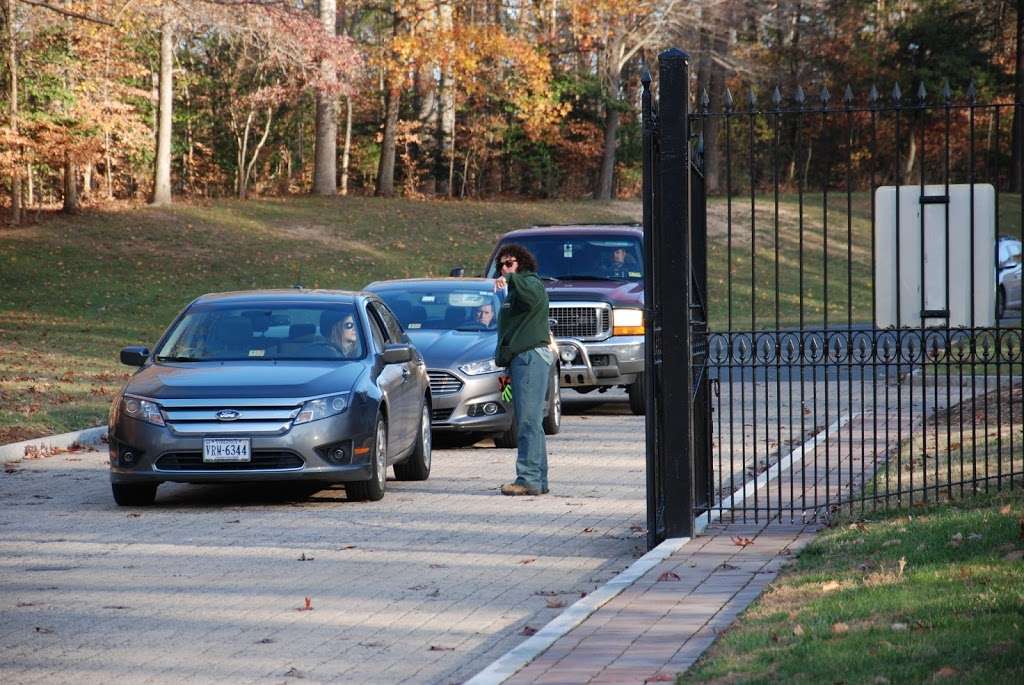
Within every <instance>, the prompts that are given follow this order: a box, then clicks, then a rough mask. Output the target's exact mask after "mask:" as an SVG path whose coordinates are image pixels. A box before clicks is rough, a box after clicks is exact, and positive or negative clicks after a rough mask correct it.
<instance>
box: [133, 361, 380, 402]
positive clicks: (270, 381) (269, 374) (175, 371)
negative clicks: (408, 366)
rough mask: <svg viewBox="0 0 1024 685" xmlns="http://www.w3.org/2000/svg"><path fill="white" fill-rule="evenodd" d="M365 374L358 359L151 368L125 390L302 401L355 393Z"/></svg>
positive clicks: (173, 395) (159, 395) (154, 394)
mask: <svg viewBox="0 0 1024 685" xmlns="http://www.w3.org/2000/svg"><path fill="white" fill-rule="evenodd" d="M365 371H366V365H365V364H364V363H363V362H359V361H350V362H331V363H324V362H249V361H237V362H196V363H182V364H152V365H150V366H147V367H145V368H143V369H142V370H141V371H139V372H138V373H137V374H136V375H135V376H134V377H132V379H131V380H130V381H128V385H127V386H126V387H125V392H126V393H131V394H133V395H142V396H143V397H150V398H153V399H157V400H171V399H216V398H220V397H232V398H254V399H255V398H295V399H299V398H303V397H312V396H314V395H327V394H330V393H332V392H344V391H347V390H351V389H352V387H353V386H354V385H355V384H356V381H358V380H359V377H360V376H362V375H363V373H364V372H365Z"/></svg>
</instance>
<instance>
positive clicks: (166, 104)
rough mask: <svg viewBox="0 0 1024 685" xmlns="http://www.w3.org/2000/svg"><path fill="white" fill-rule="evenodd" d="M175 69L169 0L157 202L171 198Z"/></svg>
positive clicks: (163, 35)
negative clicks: (172, 115)
mask: <svg viewBox="0 0 1024 685" xmlns="http://www.w3.org/2000/svg"><path fill="white" fill-rule="evenodd" d="M173 73H174V25H173V20H172V18H171V9H170V6H169V4H168V3H167V2H164V5H163V7H162V16H161V22H160V84H159V93H160V94H159V106H158V110H157V112H158V113H157V133H156V168H155V170H154V171H155V173H154V175H153V197H152V199H151V202H152V204H154V205H164V204H168V203H169V202H170V201H171V126H172V118H171V114H172V108H173V107H174V104H173V103H174V100H173V97H174V92H173V86H174V84H173V78H174V76H173Z"/></svg>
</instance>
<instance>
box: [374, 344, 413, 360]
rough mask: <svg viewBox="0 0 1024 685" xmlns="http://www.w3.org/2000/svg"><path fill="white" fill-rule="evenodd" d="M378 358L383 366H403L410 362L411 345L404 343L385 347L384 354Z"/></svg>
mask: <svg viewBox="0 0 1024 685" xmlns="http://www.w3.org/2000/svg"><path fill="white" fill-rule="evenodd" d="M380 356H381V359H383V360H384V363H385V364H404V363H406V362H408V361H412V345H406V344H405V343H392V344H389V345H385V346H384V352H383V353H382V354H381V355H380Z"/></svg>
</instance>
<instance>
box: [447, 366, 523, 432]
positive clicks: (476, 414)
mask: <svg viewBox="0 0 1024 685" xmlns="http://www.w3.org/2000/svg"><path fill="white" fill-rule="evenodd" d="M446 371H447V373H448V374H451V375H454V376H456V377H457V378H458V379H459V381H461V383H462V385H461V387H460V388H459V390H458V391H456V392H452V393H438V392H436V391H435V392H433V393H432V395H431V399H432V400H433V419H432V421H431V428H432V429H433V430H435V431H439V432H458V433H502V432H504V431H507V430H508V429H509V427H510V426H511V425H512V407H511V405H510V404H508V403H506V402H505V401H504V400H502V399H501V390H500V386H499V385H498V378H499V377H500V376H501V375H502V373H501V372H498V373H485V374H480V375H479V376H467V375H464V374H461V373H459V374H455V373H454V372H453V371H451V370H450V369H446ZM488 405H492V407H493V408H495V409H496V410H497V411H496V412H495V413H493V414H487V413H485V412H484V408H485V407H487V406H488Z"/></svg>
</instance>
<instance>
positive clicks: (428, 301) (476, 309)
mask: <svg viewBox="0 0 1024 685" xmlns="http://www.w3.org/2000/svg"><path fill="white" fill-rule="evenodd" d="M377 294H378V295H379V296H380V298H381V299H382V300H384V302H386V303H387V305H388V307H390V308H391V311H393V312H394V313H395V316H397V317H398V320H399V321H400V322H401V323H402V327H403V328H405V330H407V331H416V330H458V331H491V330H497V327H498V312H499V311H500V310H501V300H500V298H499V297H498V296H497V295H495V293H494V292H493V291H491V290H488V289H486V288H465V287H464V288H460V289H449V288H443V287H437V286H410V287H408V288H402V289H401V290H390V289H389V290H384V291H379V292H378V293H377Z"/></svg>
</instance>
